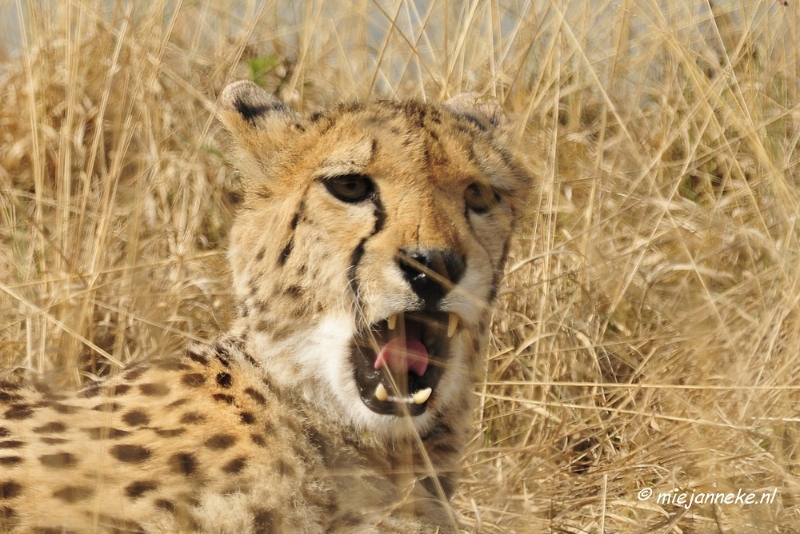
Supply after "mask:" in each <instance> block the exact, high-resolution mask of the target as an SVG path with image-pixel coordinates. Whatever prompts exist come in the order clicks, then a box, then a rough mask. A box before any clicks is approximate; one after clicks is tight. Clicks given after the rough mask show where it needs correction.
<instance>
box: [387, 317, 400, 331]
mask: <svg viewBox="0 0 800 534" xmlns="http://www.w3.org/2000/svg"><path fill="white" fill-rule="evenodd" d="M386 322H387V323H389V330H394V327H395V326H397V314H396V313H393V314H391V315H390V316H389V318H388V319H387V320H386Z"/></svg>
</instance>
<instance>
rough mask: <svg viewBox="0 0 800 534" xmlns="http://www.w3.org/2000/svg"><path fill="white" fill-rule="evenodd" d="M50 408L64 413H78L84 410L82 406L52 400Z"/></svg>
mask: <svg viewBox="0 0 800 534" xmlns="http://www.w3.org/2000/svg"><path fill="white" fill-rule="evenodd" d="M49 406H50V408H52V409H53V410H55V411H56V412H58V413H60V414H64V415H72V414H76V413H78V412H79V411H81V410H82V408H81V407H80V406H70V405H68V404H61V403H58V402H51V403H50V404H49Z"/></svg>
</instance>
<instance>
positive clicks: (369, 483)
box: [0, 82, 529, 533]
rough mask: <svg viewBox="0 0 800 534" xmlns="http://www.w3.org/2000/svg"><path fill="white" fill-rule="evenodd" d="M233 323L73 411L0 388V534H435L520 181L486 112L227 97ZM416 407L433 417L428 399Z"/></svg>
mask: <svg viewBox="0 0 800 534" xmlns="http://www.w3.org/2000/svg"><path fill="white" fill-rule="evenodd" d="M220 119H221V121H222V122H223V124H224V125H225V126H226V128H227V129H228V131H229V132H230V133H231V135H232V138H233V147H234V152H235V154H236V158H237V163H238V167H239V169H240V171H241V173H242V177H243V182H244V184H245V187H246V195H245V202H244V206H243V207H242V208H241V211H240V213H239V214H238V215H237V222H236V223H235V225H234V229H233V232H232V239H231V247H230V260H231V265H232V269H233V278H234V289H235V293H236V296H237V299H238V306H239V316H238V318H237V320H236V321H235V323H234V325H233V326H232V328H231V330H230V332H229V333H228V334H226V335H225V336H223V337H222V338H220V339H219V340H218V341H216V342H214V343H212V344H210V345H209V346H207V347H202V348H193V349H190V350H189V351H187V353H186V354H184V355H182V356H180V357H175V358H167V359H160V360H152V361H146V362H140V363H138V364H134V365H130V366H128V367H127V368H125V369H123V370H122V371H121V372H120V373H119V374H118V375H117V376H115V377H114V378H111V379H109V380H107V381H105V382H100V383H92V384H90V385H88V386H87V387H85V388H84V389H82V390H80V391H77V392H64V391H53V390H51V389H50V388H48V387H46V386H45V385H44V384H42V383H41V382H35V381H34V382H32V383H29V384H24V385H11V384H6V385H5V387H4V388H3V389H2V391H0V415H2V419H0V529H1V528H5V529H6V530H7V531H8V532H12V533H28V532H53V533H55V532H98V533H99V532H102V533H105V532H148V533H150V532H209V533H210V532H214V533H265V532H307V533H315V532H320V533H321V532H407V533H414V532H436V531H439V532H447V531H450V530H454V529H455V528H456V521H455V518H454V516H453V513H452V511H451V509H450V506H449V499H450V498H451V496H452V494H453V492H454V490H455V486H456V479H457V473H458V463H459V460H460V457H461V454H462V452H463V451H462V448H463V445H464V443H465V441H466V438H467V434H468V432H469V422H470V419H471V412H472V409H473V401H472V397H473V394H472V385H473V384H474V382H475V380H476V379H477V378H479V376H480V372H481V370H482V367H483V364H482V360H481V358H480V349H481V347H482V346H483V344H484V341H485V334H486V331H487V328H488V321H489V314H490V304H491V301H492V300H493V299H494V298H495V296H496V293H497V289H498V284H499V282H500V277H501V275H502V268H503V262H504V260H505V255H506V252H507V244H508V239H509V237H510V233H511V229H512V225H513V222H514V219H515V217H516V216H517V214H518V212H519V211H520V209H521V207H522V203H523V201H524V196H525V192H526V190H527V188H528V186H529V176H528V174H527V172H526V171H525V169H524V167H523V165H522V164H521V163H520V161H519V159H518V158H517V157H516V156H514V155H513V153H512V152H511V151H510V149H509V148H508V144H507V142H506V141H505V139H504V137H503V135H504V134H503V132H504V129H503V117H502V116H501V115H500V114H499V112H498V109H497V108H496V106H495V105H493V104H492V103H489V102H483V101H480V100H476V99H475V98H474V97H472V96H469V95H464V96H462V97H458V98H456V99H453V100H451V101H448V102H447V103H445V104H443V105H440V106H436V105H426V104H420V103H416V102H379V103H375V104H370V105H349V106H340V107H337V108H332V109H330V110H328V111H324V112H320V113H315V114H312V115H308V116H304V115H300V114H297V113H295V112H293V111H292V110H290V109H288V108H286V107H285V106H283V105H282V104H281V103H279V102H278V101H277V100H275V99H273V98H272V97H270V96H269V95H267V94H266V93H264V92H263V91H262V90H261V89H259V88H257V87H256V86H255V85H253V84H250V83H247V82H237V83H235V84H232V85H231V86H229V87H228V88H226V90H225V91H224V92H223V94H222V95H221V97H220ZM417 395H423V397H424V399H423V398H419V399H418V398H417Z"/></svg>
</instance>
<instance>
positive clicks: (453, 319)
mask: <svg viewBox="0 0 800 534" xmlns="http://www.w3.org/2000/svg"><path fill="white" fill-rule="evenodd" d="M456 328H458V315H456V314H455V313H451V314H450V318H449V321H448V323H447V338H448V339H449V338H451V337H453V334H455V333H456Z"/></svg>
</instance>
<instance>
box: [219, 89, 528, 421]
mask: <svg viewBox="0 0 800 534" xmlns="http://www.w3.org/2000/svg"><path fill="white" fill-rule="evenodd" d="M220 103H221V112H220V117H221V119H222V121H223V123H224V124H225V126H226V127H227V129H228V130H229V131H230V132H231V133H232V135H233V138H234V146H235V149H236V153H237V155H238V160H239V161H238V164H239V168H240V170H241V172H242V176H243V179H244V183H245V186H246V195H245V205H244V207H243V208H242V211H241V213H240V214H239V215H238V218H237V222H236V224H235V226H234V230H233V235H232V244H231V252H230V255H231V262H232V267H233V272H234V282H235V286H236V291H237V294H238V296H239V299H240V302H241V307H242V309H241V318H240V321H241V322H242V323H243V324H244V325H246V328H247V329H248V335H249V336H250V338H251V340H252V341H251V343H252V345H253V347H252V349H251V353H253V354H254V356H257V360H259V361H260V362H261V363H262V365H263V367H264V369H265V372H266V373H267V374H269V375H270V378H271V379H274V380H277V381H278V382H280V383H283V384H286V385H288V386H290V387H293V388H296V389H297V390H298V391H300V392H302V394H303V395H305V396H306V397H308V398H313V399H315V400H316V401H317V402H318V403H320V405H321V406H322V407H330V406H335V407H338V408H339V409H340V410H341V412H343V413H344V414H346V415H347V416H348V417H349V419H350V420H351V422H352V423H353V424H354V425H355V426H357V427H359V428H365V429H370V430H380V429H390V427H392V426H393V425H397V424H399V423H398V421H399V420H401V419H405V418H406V417H408V416H411V418H412V420H413V422H414V425H415V426H416V428H417V430H419V429H420V428H423V427H425V426H426V425H428V424H429V423H430V422H431V420H433V419H434V418H436V417H438V416H441V415H442V414H444V413H446V412H447V411H448V409H449V408H451V407H453V406H455V405H457V404H461V405H462V408H463V405H464V402H465V401H464V399H465V396H466V395H467V394H468V392H469V389H470V387H469V386H470V384H471V383H472V382H473V381H474V379H475V377H476V375H477V374H478V373H479V371H480V369H481V368H482V365H481V361H480V359H479V351H480V348H481V346H482V345H483V339H484V334H485V332H486V329H487V326H488V319H489V311H490V304H491V302H492V300H493V299H494V297H495V295H496V292H497V287H498V284H499V282H500V278H501V276H502V270H503V262H504V260H505V255H506V251H507V243H508V239H509V237H510V233H511V229H512V226H513V222H514V219H515V217H516V215H517V213H518V211H519V210H520V208H521V205H522V203H523V202H524V196H525V193H526V191H527V187H528V185H529V177H528V174H527V172H526V171H525V169H524V167H523V166H522V165H521V164H520V163H519V161H518V160H517V159H516V158H515V157H514V156H513V155H512V154H511V153H510V152H509V151H508V150H507V148H506V147H505V145H504V144H502V143H501V141H500V139H501V138H502V136H501V132H500V130H499V129H498V126H499V125H500V123H501V122H502V117H501V115H500V114H499V113H498V108H497V107H496V106H492V105H491V104H484V103H481V102H480V101H477V102H476V99H475V98H474V97H471V96H461V97H457V98H456V99H452V100H450V101H448V102H446V103H445V104H443V105H441V106H433V105H425V104H420V103H417V102H378V103H374V104H370V105H344V106H340V107H337V108H333V109H330V110H328V111H324V112H320V113H315V114H311V115H308V116H303V115H299V114H297V113H295V112H293V111H291V110H290V109H288V108H286V107H285V106H284V105H283V104H281V103H280V102H278V101H277V100H275V99H274V98H272V97H271V96H270V95H267V94H266V93H265V92H264V91H262V90H261V89H260V88H258V87H257V86H255V85H254V84H252V83H249V82H237V83H235V84H232V85H231V86H229V87H228V88H226V89H225V91H224V93H223V94H222V95H221V97H220Z"/></svg>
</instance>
